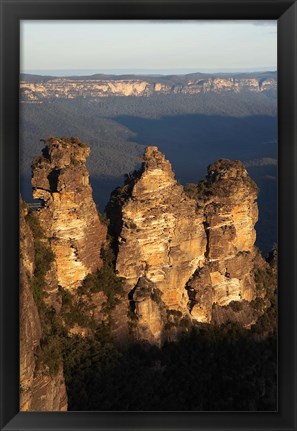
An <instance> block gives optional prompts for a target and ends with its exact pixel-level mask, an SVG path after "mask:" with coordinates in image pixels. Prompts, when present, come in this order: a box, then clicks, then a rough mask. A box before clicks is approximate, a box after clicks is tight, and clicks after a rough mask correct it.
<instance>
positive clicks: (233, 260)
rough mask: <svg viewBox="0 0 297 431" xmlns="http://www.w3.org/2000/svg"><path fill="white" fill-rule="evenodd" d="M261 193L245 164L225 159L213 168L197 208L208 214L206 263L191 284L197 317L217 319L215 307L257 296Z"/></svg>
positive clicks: (193, 314)
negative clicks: (257, 240)
mask: <svg viewBox="0 0 297 431" xmlns="http://www.w3.org/2000/svg"><path fill="white" fill-rule="evenodd" d="M257 193H258V189H257V186H256V184H255V183H254V182H253V180H252V179H251V178H250V177H249V176H248V173H247V171H246V169H245V167H244V166H243V164H242V163H241V162H239V161H234V162H231V161H229V160H219V161H217V162H216V163H214V164H213V165H210V166H209V167H208V175H207V179H206V180H205V181H204V182H202V183H201V184H200V189H199V192H198V193H197V203H198V206H201V207H202V208H203V211H204V227H205V231H206V235H207V246H206V253H205V262H204V265H203V266H202V267H199V268H198V269H197V271H196V273H195V275H194V277H193V278H192V280H190V282H189V288H190V289H191V290H192V293H191V294H192V298H193V301H192V310H191V314H192V317H193V318H194V319H196V320H198V321H204V322H210V321H211V320H212V312H211V307H212V305H213V304H217V305H219V306H226V305H228V304H229V303H230V302H232V301H242V300H247V301H251V300H252V299H254V297H255V294H256V288H255V282H254V274H253V270H254V260H255V256H256V249H255V247H254V243H255V239H256V231H255V224H256V222H257V220H258V206H257V202H256V199H257Z"/></svg>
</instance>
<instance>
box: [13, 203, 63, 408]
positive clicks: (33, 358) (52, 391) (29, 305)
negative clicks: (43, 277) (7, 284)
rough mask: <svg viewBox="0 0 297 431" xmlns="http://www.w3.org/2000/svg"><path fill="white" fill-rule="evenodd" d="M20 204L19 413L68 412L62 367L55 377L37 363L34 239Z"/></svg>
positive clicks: (39, 327) (39, 332)
mask: <svg viewBox="0 0 297 431" xmlns="http://www.w3.org/2000/svg"><path fill="white" fill-rule="evenodd" d="M26 214H27V209H26V206H25V204H24V202H23V201H22V199H21V201H20V410H22V411H27V410H30V411H51V410H60V411H61V410H67V395H66V388H65V383H64V376H63V366H62V365H59V367H58V370H57V372H56V374H55V375H54V376H51V375H50V374H49V373H48V369H47V366H46V364H42V363H40V361H39V360H38V356H39V352H40V343H41V339H42V325H41V321H40V318H39V314H38V309H37V306H36V303H35V301H34V298H33V293H32V287H31V284H32V279H33V274H34V270H35V251H34V240H33V235H32V232H31V229H30V228H29V226H28V224H27V222H26V220H25V216H26Z"/></svg>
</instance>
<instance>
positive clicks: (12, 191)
mask: <svg viewBox="0 0 297 431" xmlns="http://www.w3.org/2000/svg"><path fill="white" fill-rule="evenodd" d="M0 4H1V60H2V62H1V147H0V148H1V153H0V161H1V171H0V172H1V214H0V217H1V230H0V234H1V249H0V253H1V255H0V257H1V268H0V272H1V302H0V304H1V312H0V318H1V371H0V372H1V400H0V402H1V405H0V411H1V419H0V424H1V430H5V431H6V430H7V431H8V430H10V431H12V430H33V429H34V430H45V429H46V430H62V429H63V430H64V429H68V430H91V429H92V430H94V429H97V430H127V431H128V430H129V431H130V430H146V431H149V430H176V431H177V430H183V431H187V430H196V429H197V430H206V429H207V430H212V429H213V430H220V429H222V430H241V429H242V430H248V429H255V430H260V429H261V430H269V431H273V430H279V431H280V430H283V431H289V430H296V429H297V425H296V424H297V420H296V416H297V399H296V393H297V385H296V383H297V372H296V371H297V368H296V365H297V360H296V347H297V337H296V327H297V318H296V316H297V307H296V289H297V285H296V267H297V265H296V262H297V259H296V250H297V241H296V229H295V227H296V215H297V211H296V209H297V208H296V206H297V199H296V193H297V182H296V178H297V175H296V172H297V157H296V155H297V151H296V146H297V128H296V125H297V109H296V103H297V97H296V92H297V3H296V1H292V0H261V1H257V0H191V1H189V0H185V1H182V0H168V1H141V0H138V1H120V0H117V1H115V0H109V1H107V0H106V1H100V0H85V1H84V0H60V1H55V0H46V1H42V0H31V1H30V0H0ZM22 19H73V20H75V19H261V20H262V19H263V20H264V19H277V20H278V138H279V154H278V160H279V167H278V175H279V179H278V181H279V183H278V246H279V335H278V391H279V393H278V410H277V411H276V412H267V413H266V412H265V413H263V412H236V413H230V412H225V413H224V412H215V413H213V412H191V413H187V412H46V413H28V412H26V413H25V412H19V407H18V397H19V395H18V391H19V372H18V370H19V336H18V330H19V316H18V285H19V264H18V252H19V230H18V225H19V221H18V215H19V212H18V210H19V145H18V141H19V136H18V121H19V115H18V112H19V103H18V101H19V98H18V95H19V22H20V20H22ZM144 390H145V388H144Z"/></svg>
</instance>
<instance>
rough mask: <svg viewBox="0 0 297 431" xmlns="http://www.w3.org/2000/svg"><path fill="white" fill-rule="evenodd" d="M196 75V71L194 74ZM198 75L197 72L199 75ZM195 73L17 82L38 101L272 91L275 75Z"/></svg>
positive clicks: (27, 97) (26, 94)
mask: <svg viewBox="0 0 297 431" xmlns="http://www.w3.org/2000/svg"><path fill="white" fill-rule="evenodd" d="M194 75H195V74H194ZM198 75H199V76H198ZM198 75H197V77H190V76H175V77H172V76H171V77H167V76H164V77H162V78H152V77H149V76H148V77H145V78H144V77H137V76H135V77H134V78H133V77H131V78H130V79H129V78H128V79H125V78H122V77H115V76H113V77H111V79H104V78H102V77H91V78H81V79H77V78H76V79H73V78H66V77H61V78H51V79H43V80H42V81H40V82H30V78H29V79H28V81H27V80H22V81H21V82H20V89H21V96H22V99H23V100H26V101H31V102H34V101H36V102H38V101H42V100H43V99H44V98H57V97H58V98H63V99H64V98H66V99H75V98H76V97H79V96H80V97H81V96H84V97H88V98H91V99H98V98H102V97H108V96H135V97H141V96H146V97H147V96H152V95H156V94H157V95H158V94H197V93H209V92H211V93H224V92H233V93H240V92H242V91H252V92H257V93H260V92H264V93H265V92H269V91H273V90H274V91H275V90H276V87H277V82H276V79H275V77H271V76H267V77H264V78H263V77H253V76H250V77H243V76H238V75H235V76H224V75H223V76H216V75H209V74H207V75H203V74H198Z"/></svg>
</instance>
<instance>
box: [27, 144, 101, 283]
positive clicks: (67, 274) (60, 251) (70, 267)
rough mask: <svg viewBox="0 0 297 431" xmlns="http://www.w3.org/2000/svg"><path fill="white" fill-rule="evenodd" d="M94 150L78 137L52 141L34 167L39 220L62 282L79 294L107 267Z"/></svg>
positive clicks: (34, 189)
mask: <svg viewBox="0 0 297 431" xmlns="http://www.w3.org/2000/svg"><path fill="white" fill-rule="evenodd" d="M89 153H90V149H89V147H87V146H86V145H85V144H83V143H82V142H80V140H79V139H77V138H50V139H49V140H47V141H46V142H45V148H44V149H43V150H42V156H40V157H37V158H35V159H34V161H33V164H32V170H33V177H32V186H33V196H34V198H35V199H40V200H41V201H42V202H43V208H42V209H40V210H39V211H38V216H39V219H40V222H41V224H42V226H43V229H44V231H45V233H46V236H47V237H48V238H49V239H50V244H51V248H52V250H53V252H54V254H55V257H56V259H55V265H56V274H57V284H58V285H60V286H61V287H63V288H65V289H68V290H70V291H73V290H75V289H76V288H77V287H78V286H79V285H80V284H81V281H82V280H83V279H84V278H85V277H86V275H87V274H88V273H90V272H94V271H95V270H96V269H97V268H100V267H101V266H102V259H101V254H100V253H101V248H102V246H103V245H104V243H105V239H106V227H105V225H104V224H103V223H102V222H101V221H100V219H99V215H98V212H97V209H96V205H95V203H94V201H93V198H92V188H91V186H90V184H89V173H88V171H87V168H86V166H85V161H86V158H87V157H88V155H89Z"/></svg>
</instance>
